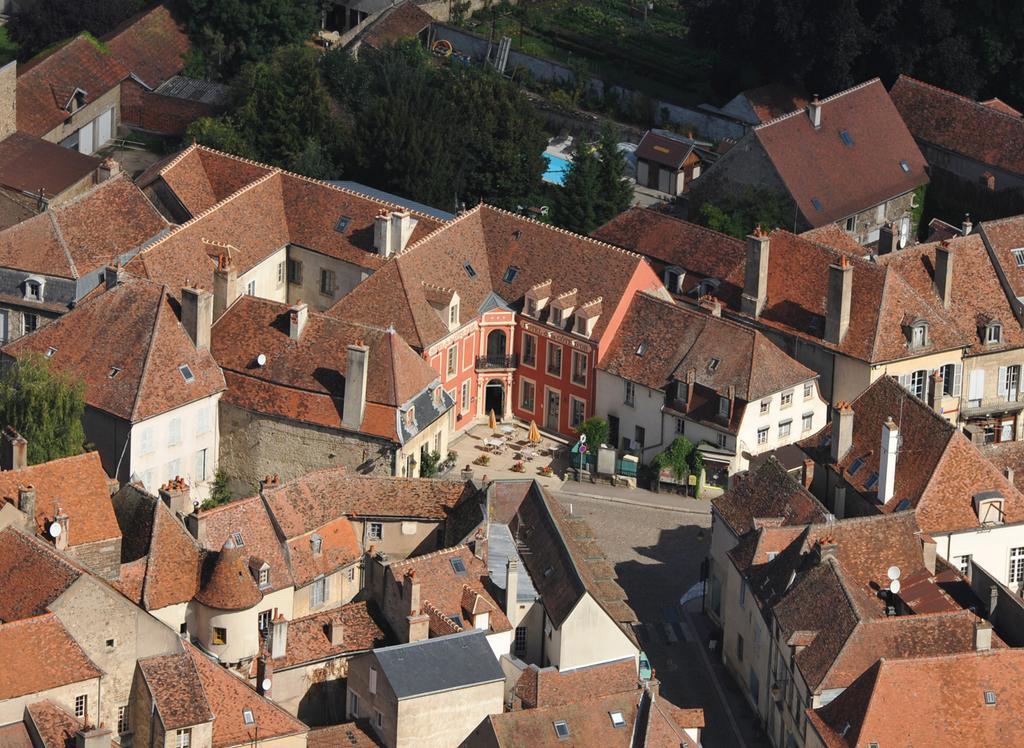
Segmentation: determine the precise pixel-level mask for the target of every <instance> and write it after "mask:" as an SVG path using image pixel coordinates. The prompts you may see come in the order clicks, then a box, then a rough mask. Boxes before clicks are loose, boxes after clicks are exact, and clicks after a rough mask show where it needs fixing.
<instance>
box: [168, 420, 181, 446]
mask: <svg viewBox="0 0 1024 748" xmlns="http://www.w3.org/2000/svg"><path fill="white" fill-rule="evenodd" d="M179 444H181V419H180V418H172V419H171V420H170V422H169V423H168V424H167V446H168V447H176V446H178V445H179Z"/></svg>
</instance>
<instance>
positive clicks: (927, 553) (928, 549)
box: [918, 532, 939, 574]
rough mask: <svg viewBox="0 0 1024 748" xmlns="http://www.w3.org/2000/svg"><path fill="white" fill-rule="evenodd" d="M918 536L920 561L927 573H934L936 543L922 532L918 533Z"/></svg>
mask: <svg viewBox="0 0 1024 748" xmlns="http://www.w3.org/2000/svg"><path fill="white" fill-rule="evenodd" d="M918 538H919V539H920V540H921V563H922V564H923V565H924V568H926V569H927V570H928V573H929V574H935V561H936V558H937V557H938V552H939V551H938V543H936V542H935V538H933V537H932V536H931V535H927V534H925V533H923V532H922V533H919V534H918Z"/></svg>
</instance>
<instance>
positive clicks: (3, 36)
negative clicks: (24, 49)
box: [0, 26, 18, 65]
mask: <svg viewBox="0 0 1024 748" xmlns="http://www.w3.org/2000/svg"><path fill="white" fill-rule="evenodd" d="M17 56H18V43H17V42H16V41H14V40H13V39H12V38H11V33H10V31H9V30H8V27H7V26H3V27H0V65H6V64H7V63H8V62H10V61H11V60H13V59H14V58H15V57H17Z"/></svg>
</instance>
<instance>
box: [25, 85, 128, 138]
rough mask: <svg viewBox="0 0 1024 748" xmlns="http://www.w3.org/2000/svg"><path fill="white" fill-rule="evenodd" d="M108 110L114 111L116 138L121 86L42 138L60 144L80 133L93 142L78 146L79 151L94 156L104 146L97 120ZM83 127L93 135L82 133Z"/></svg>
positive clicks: (112, 119) (113, 122)
mask: <svg viewBox="0 0 1024 748" xmlns="http://www.w3.org/2000/svg"><path fill="white" fill-rule="evenodd" d="M108 110H112V114H111V125H110V127H111V136H112V137H116V135H117V128H118V126H119V125H120V124H121V84H118V85H116V86H114V87H113V88H112V89H110V90H109V91H107V92H106V93H104V94H103V95H102V96H100V97H99V98H98V99H95V100H94V101H90V102H89V103H88V104H86V105H85V106H83V107H82V108H81V109H78V110H76V111H75V112H74V113H73V114H71V115H70V116H69V117H68V118H67V119H65V120H64V121H63V122H62V123H61V124H59V125H58V126H57V127H55V128H53V129H52V130H50V131H49V132H48V133H46V134H45V135H43V136H42V138H43V140H48V141H50V142H51V143H58V144H60V143H63V142H65V141H67V140H68V139H69V138H71V137H73V136H74V135H75V134H76V133H79V137H80V138H85V137H91V138H92V142H91V143H90V144H88V145H82V144H80V145H79V146H78V151H79V152H81V153H86V154H92V153H94V152H95V151H96V150H97V149H98V148H99V147H101V146H102V145H103V143H102V142H100V140H99V136H98V123H97V122H96V120H97V119H99V117H100V116H101V115H103V114H105V113H106V112H107V111H108ZM89 125H92V127H91V128H90V127H89ZM83 127H84V128H86V132H87V133H91V135H86V134H83V133H81V132H80V131H81V130H82V128H83Z"/></svg>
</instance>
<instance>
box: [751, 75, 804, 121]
mask: <svg viewBox="0 0 1024 748" xmlns="http://www.w3.org/2000/svg"><path fill="white" fill-rule="evenodd" d="M740 96H742V97H743V98H745V99H746V100H747V102H748V103H749V104H750V108H751V109H752V110H753V111H754V114H755V115H757V118H758V121H759V122H767V121H769V120H772V119H775V118H776V117H781V116H782V115H784V114H789V113H790V112H795V111H797V110H798V109H803V108H804V107H806V106H807V104H808V102H809V99H808V98H807V92H806V91H805V90H804V89H803V88H801V87H800V86H793V85H787V84H784V83H768V84H766V85H764V86H759V87H757V88H749V89H747V90H746V91H744V92H743V93H741V94H740Z"/></svg>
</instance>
